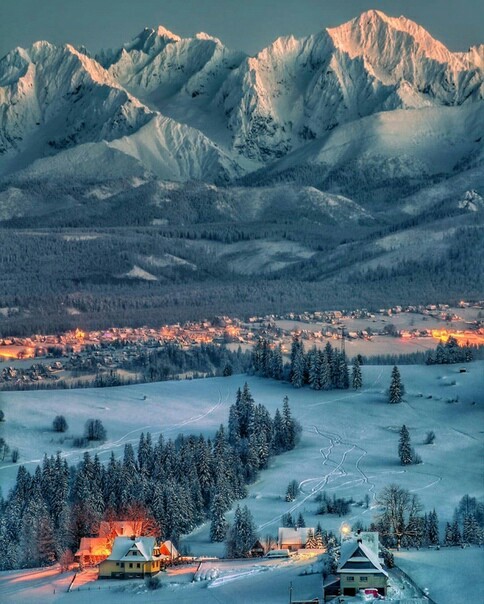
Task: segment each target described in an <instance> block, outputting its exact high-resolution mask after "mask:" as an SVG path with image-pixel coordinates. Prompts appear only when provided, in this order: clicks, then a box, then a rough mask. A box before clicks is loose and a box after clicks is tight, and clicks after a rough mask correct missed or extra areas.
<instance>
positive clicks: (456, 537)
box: [452, 518, 462, 545]
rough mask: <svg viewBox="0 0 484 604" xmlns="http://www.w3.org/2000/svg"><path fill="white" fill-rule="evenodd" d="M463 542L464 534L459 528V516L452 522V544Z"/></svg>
mask: <svg viewBox="0 0 484 604" xmlns="http://www.w3.org/2000/svg"><path fill="white" fill-rule="evenodd" d="M461 543H462V535H461V534H460V530H459V522H458V521H457V518H455V519H454V521H453V522H452V545H460V544H461Z"/></svg>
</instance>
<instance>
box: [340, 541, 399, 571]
mask: <svg viewBox="0 0 484 604" xmlns="http://www.w3.org/2000/svg"><path fill="white" fill-rule="evenodd" d="M337 572H338V573H348V572H351V573H355V572H362V573H365V574H374V573H382V574H383V575H385V576H386V577H388V573H387V572H386V571H385V570H384V569H383V567H382V565H381V564H380V560H379V559H378V556H377V555H376V554H375V552H373V551H372V550H371V549H370V548H369V547H368V546H366V545H365V544H364V543H362V542H359V541H345V542H343V543H342V545H341V558H340V561H339V564H338V571H337Z"/></svg>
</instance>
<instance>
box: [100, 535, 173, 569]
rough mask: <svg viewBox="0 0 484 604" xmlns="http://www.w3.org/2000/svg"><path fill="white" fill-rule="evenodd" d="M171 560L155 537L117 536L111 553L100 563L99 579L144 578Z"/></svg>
mask: <svg viewBox="0 0 484 604" xmlns="http://www.w3.org/2000/svg"><path fill="white" fill-rule="evenodd" d="M169 561H170V556H169V555H167V554H163V553H162V552H161V550H160V546H159V545H158V543H157V541H156V539H155V537H116V538H115V540H114V543H113V549H112V552H111V554H110V555H109V556H108V558H106V560H103V561H102V562H101V563H100V565H99V579H142V578H144V577H148V576H151V575H154V574H156V573H158V572H159V571H160V570H162V569H163V568H164V567H165V565H166V563H168V562H169Z"/></svg>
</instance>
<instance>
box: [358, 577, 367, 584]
mask: <svg viewBox="0 0 484 604" xmlns="http://www.w3.org/2000/svg"><path fill="white" fill-rule="evenodd" d="M360 581H361V582H362V583H364V582H366V581H368V577H360Z"/></svg>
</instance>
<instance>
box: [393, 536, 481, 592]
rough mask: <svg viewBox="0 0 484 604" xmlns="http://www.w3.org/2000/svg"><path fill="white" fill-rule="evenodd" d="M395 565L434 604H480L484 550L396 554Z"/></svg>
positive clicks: (457, 549) (455, 549) (442, 550)
mask: <svg viewBox="0 0 484 604" xmlns="http://www.w3.org/2000/svg"><path fill="white" fill-rule="evenodd" d="M396 563H397V564H398V565H399V566H400V567H401V568H402V570H404V571H405V572H406V573H407V574H408V575H410V576H411V577H412V579H413V580H414V581H415V583H417V585H418V586H419V587H421V588H427V589H428V590H429V596H430V597H431V598H432V599H433V600H434V601H435V602H437V603H438V604H459V603H461V602H462V603H466V604H479V602H484V582H483V580H482V573H483V569H484V549H482V548H477V547H469V548H466V549H460V548H442V549H441V550H439V551H435V550H431V551H429V550H420V551H418V552H417V551H411V552H403V551H402V552H400V553H398V555H397V556H396Z"/></svg>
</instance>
